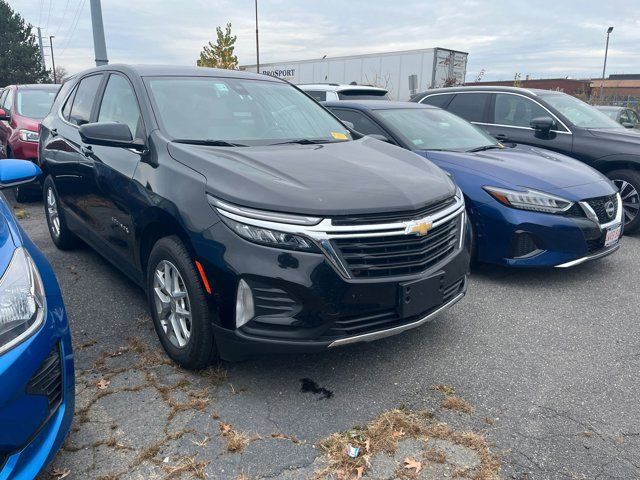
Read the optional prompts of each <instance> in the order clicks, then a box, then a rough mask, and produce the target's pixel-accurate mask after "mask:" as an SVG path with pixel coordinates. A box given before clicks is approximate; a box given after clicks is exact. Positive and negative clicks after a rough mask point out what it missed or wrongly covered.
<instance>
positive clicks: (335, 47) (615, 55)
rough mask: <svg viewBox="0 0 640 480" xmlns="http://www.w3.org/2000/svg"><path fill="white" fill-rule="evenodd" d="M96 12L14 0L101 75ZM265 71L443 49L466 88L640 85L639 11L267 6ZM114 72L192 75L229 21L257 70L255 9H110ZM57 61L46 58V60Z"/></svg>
mask: <svg viewBox="0 0 640 480" xmlns="http://www.w3.org/2000/svg"><path fill="white" fill-rule="evenodd" d="M89 3H90V2H89V0H9V4H10V5H11V6H12V7H13V8H14V9H15V10H16V11H17V12H18V13H20V14H21V15H23V17H25V19H26V20H27V21H28V22H29V23H31V24H32V25H34V26H37V25H40V26H42V27H43V28H44V29H45V32H44V35H46V36H48V35H55V36H56V38H55V39H54V48H55V56H56V63H57V64H58V65H63V66H64V67H66V68H67V69H68V70H69V71H70V72H72V73H73V72H76V71H79V70H81V69H83V68H87V67H91V66H93V59H94V54H93V41H92V37H91V18H90V8H89ZM258 4H259V5H258V6H259V21H260V60H261V63H267V62H276V61H286V60H302V59H309V58H320V57H322V56H324V55H328V56H338V55H354V54H361V53H376V52H387V51H395V50H408V49H415V48H430V47H443V48H451V49H455V50H462V51H465V52H469V64H468V68H467V80H470V81H471V80H474V79H475V77H476V76H477V75H478V73H479V72H480V70H482V69H484V70H485V72H486V73H485V76H484V79H485V80H497V79H513V77H514V74H515V72H520V73H521V74H522V77H523V78H524V77H525V76H526V75H531V76H532V77H535V78H550V77H565V76H570V77H574V78H580V77H598V76H599V75H601V74H602V60H603V56H604V44H605V38H606V34H605V31H606V28H607V26H609V25H612V26H614V27H615V30H614V32H613V34H612V36H611V43H610V47H609V60H608V66H607V73H609V74H610V73H640V6H639V3H638V0H580V1H577V0H556V1H553V2H543V1H531V0H528V1H524V0H517V1H513V0H511V1H502V0H485V1H475V0H463V1H455V0H448V1H447V0H403V1H398V0H395V1H391V0H376V1H373V0H369V1H361V0H351V1H346V0H341V1H338V0H289V1H286V0H258ZM102 10H103V16H104V26H105V32H106V40H107V51H108V55H109V60H110V61H111V62H112V63H114V62H126V63H161V64H182V65H188V64H195V61H196V59H197V58H198V56H199V52H200V50H201V48H202V46H203V45H204V44H205V43H206V42H207V41H209V40H213V39H214V38H215V28H216V26H218V25H224V24H225V23H226V22H227V21H230V22H232V24H233V33H234V34H236V35H237V36H238V40H237V43H236V54H237V56H238V60H239V61H240V64H241V65H242V64H254V63H255V16H254V15H255V12H254V1H253V0H179V1H166V0H164V1H163V0H103V1H102ZM47 61H49V58H47Z"/></svg>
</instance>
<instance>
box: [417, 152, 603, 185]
mask: <svg viewBox="0 0 640 480" xmlns="http://www.w3.org/2000/svg"><path fill="white" fill-rule="evenodd" d="M417 153H420V154H422V155H423V156H425V157H426V158H428V159H429V160H431V161H433V162H434V163H436V164H437V165H438V166H439V167H441V168H444V169H445V170H447V164H449V165H451V166H455V167H457V169H462V170H465V171H467V172H468V173H470V174H473V173H474V172H476V173H477V174H480V176H482V177H484V178H495V179H496V180H499V181H501V182H502V183H504V184H510V185H512V186H520V187H527V188H532V189H535V190H541V191H544V192H554V191H558V190H565V191H571V190H574V191H580V190H583V189H581V188H576V187H580V186H583V185H590V184H594V183H600V182H604V183H605V185H604V186H605V190H606V192H605V193H603V195H606V194H611V193H613V191H614V190H613V186H610V185H608V184H609V180H608V179H607V178H606V177H605V176H604V175H602V174H601V173H600V172H598V171H596V170H594V169H593V168H591V167H589V166H588V165H585V164H584V163H582V162H579V161H578V160H574V159H573V158H570V157H567V156H566V155H562V154H559V153H556V152H552V151H549V150H543V149H540V148H535V147H529V146H525V145H518V146H516V147H513V148H510V147H507V148H503V149H492V150H485V151H482V152H475V153H472V152H453V151H442V152H440V151H432V150H426V151H424V150H423V151H420V152H417ZM598 190H600V188H599V189H598ZM609 190H610V192H609ZM591 196H597V195H591Z"/></svg>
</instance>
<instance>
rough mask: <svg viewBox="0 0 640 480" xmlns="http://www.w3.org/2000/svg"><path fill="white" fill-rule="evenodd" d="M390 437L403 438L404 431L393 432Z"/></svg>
mask: <svg viewBox="0 0 640 480" xmlns="http://www.w3.org/2000/svg"><path fill="white" fill-rule="evenodd" d="M391 435H393V438H400V437H404V435H405V433H404V430H403V429H402V428H401V429H400V430H394V431H393V433H392V434H391Z"/></svg>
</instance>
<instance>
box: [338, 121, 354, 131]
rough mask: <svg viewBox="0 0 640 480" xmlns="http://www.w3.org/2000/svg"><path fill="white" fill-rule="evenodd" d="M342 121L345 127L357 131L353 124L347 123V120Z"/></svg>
mask: <svg viewBox="0 0 640 480" xmlns="http://www.w3.org/2000/svg"><path fill="white" fill-rule="evenodd" d="M340 121H341V122H342V124H343V125H344V126H345V127H347V128H349V129H351V130H355V129H356V127H355V126H354V125H353V123H352V122H349V121H347V120H340Z"/></svg>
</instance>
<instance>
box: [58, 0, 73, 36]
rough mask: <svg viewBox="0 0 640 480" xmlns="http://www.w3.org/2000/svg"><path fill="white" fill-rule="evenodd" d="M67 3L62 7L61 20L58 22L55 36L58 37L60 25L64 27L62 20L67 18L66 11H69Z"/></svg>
mask: <svg viewBox="0 0 640 480" xmlns="http://www.w3.org/2000/svg"><path fill="white" fill-rule="evenodd" d="M69 1H70V0H67V3H66V4H65V6H64V11H63V12H62V20H60V23H59V24H58V28H57V29H56V33H55V34H56V35H58V34H59V33H60V29H61V28H62V25H64V19H65V18H67V10H68V9H69Z"/></svg>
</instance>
